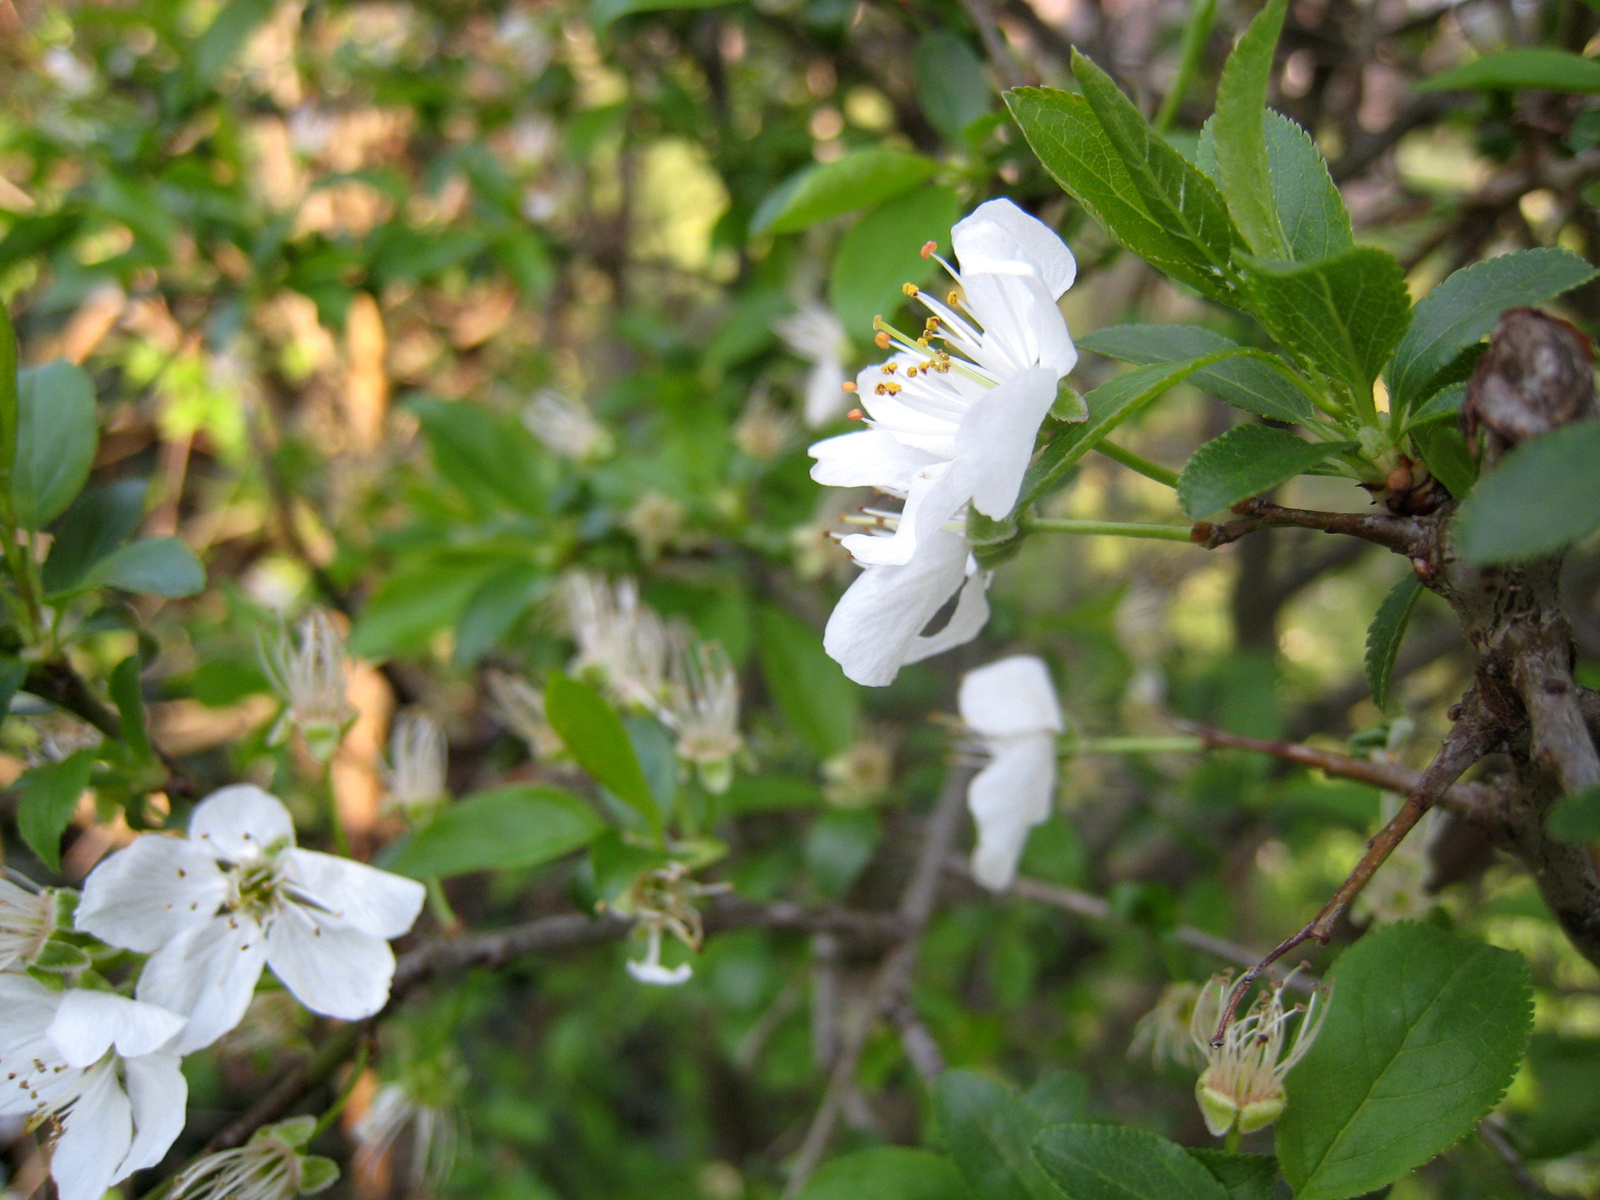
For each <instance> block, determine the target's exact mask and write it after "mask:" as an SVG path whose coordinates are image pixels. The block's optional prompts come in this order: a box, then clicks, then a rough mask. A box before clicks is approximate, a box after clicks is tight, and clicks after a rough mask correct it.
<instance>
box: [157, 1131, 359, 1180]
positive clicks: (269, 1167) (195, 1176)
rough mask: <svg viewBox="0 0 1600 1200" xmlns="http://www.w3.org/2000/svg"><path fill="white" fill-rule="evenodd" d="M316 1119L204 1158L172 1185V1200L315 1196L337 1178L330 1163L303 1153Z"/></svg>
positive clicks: (257, 1133)
mask: <svg viewBox="0 0 1600 1200" xmlns="http://www.w3.org/2000/svg"><path fill="white" fill-rule="evenodd" d="M315 1129H316V1118H314V1117H292V1118H290V1119H289V1120H287V1121H280V1122H278V1123H277V1124H276V1125H267V1126H264V1127H263V1128H261V1129H258V1130H256V1131H255V1133H253V1134H251V1135H250V1140H249V1141H248V1142H246V1143H245V1144H244V1145H242V1146H238V1147H236V1148H234V1149H232V1150H219V1151H218V1152H217V1153H215V1154H207V1155H206V1156H205V1157H204V1158H201V1159H199V1160H198V1161H196V1162H195V1163H194V1164H193V1165H192V1166H190V1167H187V1168H185V1170H184V1171H183V1173H182V1174H180V1175H179V1176H178V1177H177V1178H176V1179H174V1180H173V1181H172V1197H171V1200H291V1197H294V1196H314V1195H316V1194H317V1193H318V1192H321V1191H325V1190H326V1189H327V1188H329V1187H331V1186H332V1185H333V1183H334V1181H335V1180H337V1179H338V1178H339V1167H338V1164H337V1163H335V1162H334V1161H333V1160H332V1159H331V1158H322V1157H320V1156H318V1155H312V1154H305V1153H303V1149H304V1147H305V1145H306V1143H307V1142H309V1141H310V1140H311V1135H312V1133H313V1132H314V1131H315Z"/></svg>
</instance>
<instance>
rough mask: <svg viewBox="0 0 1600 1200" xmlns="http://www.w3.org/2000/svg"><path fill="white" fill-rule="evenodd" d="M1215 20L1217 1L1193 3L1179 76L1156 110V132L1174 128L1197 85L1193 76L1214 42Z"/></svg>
mask: <svg viewBox="0 0 1600 1200" xmlns="http://www.w3.org/2000/svg"><path fill="white" fill-rule="evenodd" d="M1216 19H1217V0H1194V3H1193V5H1192V6H1191V7H1190V9H1189V19H1188V20H1187V21H1185V22H1184V26H1183V49H1182V51H1181V53H1180V56H1179V58H1178V73H1177V75H1176V76H1175V77H1174V78H1173V80H1172V86H1171V87H1170V88H1168V89H1167V94H1166V95H1165V96H1163V97H1162V98H1161V107H1160V108H1159V109H1157V110H1156V119H1155V121H1154V122H1153V124H1154V125H1155V127H1156V131H1157V132H1159V133H1166V132H1167V130H1169V129H1171V128H1172V122H1173V121H1174V120H1175V119H1176V118H1177V116H1178V106H1179V105H1181V104H1182V103H1183V98H1184V96H1185V95H1187V94H1188V91H1189V85H1190V83H1192V82H1193V81H1194V73H1195V71H1196V70H1197V69H1199V66H1200V58H1201V56H1202V55H1203V54H1204V53H1205V50H1206V42H1207V41H1209V40H1210V38H1211V26H1212V25H1213V24H1214V23H1215V21H1216Z"/></svg>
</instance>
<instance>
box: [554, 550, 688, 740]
mask: <svg viewBox="0 0 1600 1200" xmlns="http://www.w3.org/2000/svg"><path fill="white" fill-rule="evenodd" d="M565 599H566V613H567V621H568V627H569V629H570V630H571V632H572V640H573V641H575V642H577V643H578V656H577V657H576V658H575V659H573V661H572V666H571V669H572V671H573V672H574V673H577V672H580V671H583V670H584V669H586V668H588V669H592V670H593V671H595V672H596V673H597V674H598V675H599V676H600V678H601V679H603V680H604V681H605V683H606V686H607V688H608V689H609V690H610V691H611V694H612V695H613V696H614V697H615V698H616V699H617V700H619V701H621V702H622V703H624V704H632V705H637V706H638V707H640V708H644V709H647V710H649V711H650V712H653V713H657V714H659V713H660V712H661V698H662V694H663V692H664V691H665V688H666V674H667V659H668V646H667V627H666V624H665V623H664V622H663V621H662V620H661V618H660V617H658V616H657V615H656V614H655V611H654V610H653V609H651V608H650V606H649V605H647V604H645V603H644V602H643V601H641V600H640V599H639V585H638V584H636V583H635V582H634V581H633V580H631V579H619V580H617V582H616V583H615V584H612V583H607V582H606V581H605V580H604V579H600V578H597V577H595V576H593V575H586V574H583V573H581V572H580V573H576V574H573V575H570V576H568V578H567V581H566V587H565Z"/></svg>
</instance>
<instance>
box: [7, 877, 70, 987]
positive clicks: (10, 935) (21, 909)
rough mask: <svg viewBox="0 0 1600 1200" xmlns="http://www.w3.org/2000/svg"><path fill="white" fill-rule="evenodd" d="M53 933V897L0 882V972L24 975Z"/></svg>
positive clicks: (54, 913)
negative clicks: (21, 972) (16, 972)
mask: <svg viewBox="0 0 1600 1200" xmlns="http://www.w3.org/2000/svg"><path fill="white" fill-rule="evenodd" d="M55 931H56V894H55V892H54V891H53V890H50V889H46V890H45V891H42V892H30V891H28V890H27V889H26V888H20V887H18V886H17V885H16V884H14V883H12V882H11V881H10V880H8V879H0V971H26V970H27V969H28V968H29V967H31V966H33V964H34V962H35V961H37V959H38V958H39V955H40V954H41V953H43V951H44V948H45V944H46V943H47V942H49V940H50V938H51V935H52V934H54V933H55Z"/></svg>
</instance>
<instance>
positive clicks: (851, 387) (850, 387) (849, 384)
mask: <svg viewBox="0 0 1600 1200" xmlns="http://www.w3.org/2000/svg"><path fill="white" fill-rule="evenodd" d="M839 386H840V387H841V388H843V389H844V390H845V391H847V392H853V391H855V390H856V381H855V380H854V379H846V380H845V381H844V382H843V383H841V384H840V385H839Z"/></svg>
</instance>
